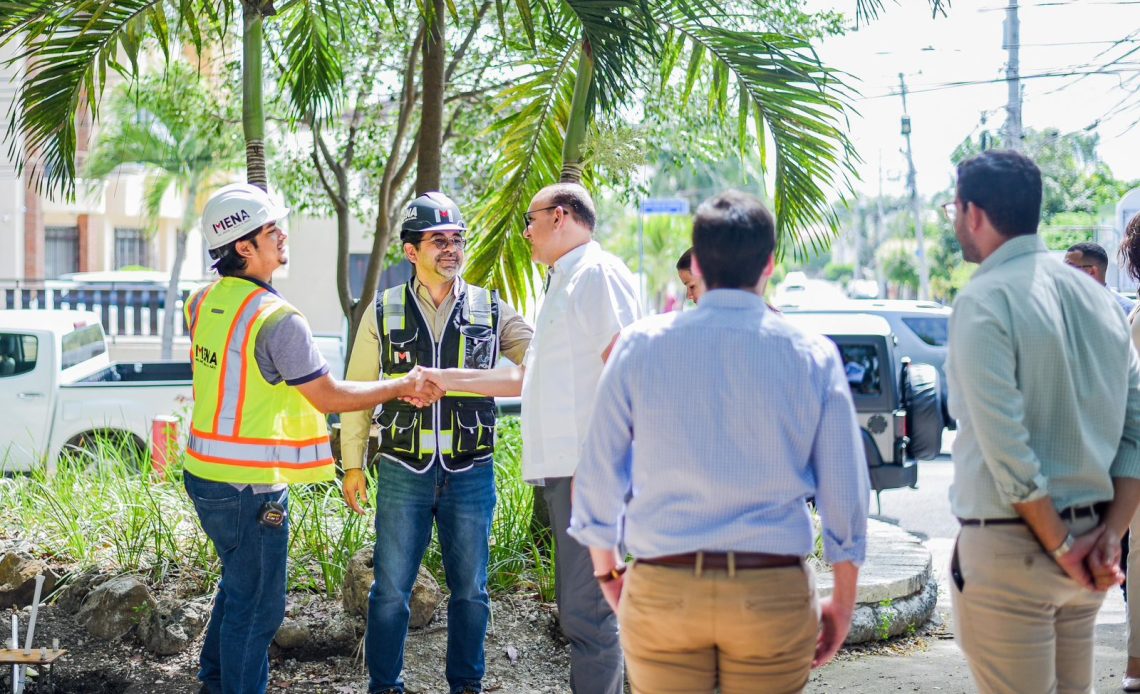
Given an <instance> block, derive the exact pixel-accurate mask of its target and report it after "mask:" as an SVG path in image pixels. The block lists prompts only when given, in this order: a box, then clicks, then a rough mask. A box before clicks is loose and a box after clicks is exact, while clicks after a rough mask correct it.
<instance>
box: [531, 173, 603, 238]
mask: <svg viewBox="0 0 1140 694" xmlns="http://www.w3.org/2000/svg"><path fill="white" fill-rule="evenodd" d="M538 194H539V195H540V196H543V197H545V198H546V199H547V204H548V205H551V206H554V205H558V206H560V207H563V208H565V209H566V211H567V212H569V213H570V215H571V216H572V217H574V219H575V220H576V221H577V222H578V223H579V224H581V225H583V226H585V227H586V228H587V229H589V230H590V231H593V230H594V225H595V224H597V222H598V213H597V212H596V211H595V210H594V200H593V198H591V197H590V193H589V192H588V191H587V190H586V189H585V188H583V187H582V186H581V185H579V184H577V183H555V184H554V185H549V186H546V187H545V188H543V189H542V190H540V191H539V192H538Z"/></svg>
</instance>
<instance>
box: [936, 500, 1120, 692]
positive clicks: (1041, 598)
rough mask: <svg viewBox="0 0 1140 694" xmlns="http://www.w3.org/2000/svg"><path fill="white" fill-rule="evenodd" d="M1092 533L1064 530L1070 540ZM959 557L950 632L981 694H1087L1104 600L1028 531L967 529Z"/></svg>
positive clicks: (1088, 523)
mask: <svg viewBox="0 0 1140 694" xmlns="http://www.w3.org/2000/svg"><path fill="white" fill-rule="evenodd" d="M1095 525H1096V522H1095V520H1094V519H1087V518H1086V519H1081V520H1079V521H1075V522H1073V523H1070V524H1069V526H1070V528H1071V530H1072V533H1073V535H1074V536H1077V535H1080V534H1081V533H1083V532H1087V531H1088V530H1090V529H1091V528H1092V527H1094V526H1095ZM956 551H957V554H958V565H959V571H960V575H961V577H962V579H963V587H962V589H961V590H959V589H958V587H957V585H956V584H952V585H951V587H950V593H951V598H952V602H953V605H954V624H955V631H956V632H957V640H958V645H959V646H960V647H961V648H962V651H963V652H964V653H965V654H966V658H967V660H968V661H969V663H970V672H971V674H972V675H973V677H974V683H975V684H976V685H977V687H978V691H979V692H982V693H983V694H991V693H992V694H1024V693H1025V692H1041V693H1042V694H1046V693H1050V692H1061V693H1063V694H1068V693H1070V692H1092V691H1093V647H1094V641H1093V629H1094V625H1095V622H1096V613H1097V611H1098V610H1100V605H1101V603H1102V602H1103V601H1104V593H1098V592H1094V591H1091V590H1087V589H1085V588H1082V587H1081V586H1079V585H1078V584H1077V582H1076V581H1074V580H1072V579H1071V578H1069V577H1068V575H1066V574H1065V573H1064V572H1063V571H1062V570H1061V567H1059V566H1057V564H1056V562H1054V561H1053V559H1052V558H1051V557H1050V556H1049V555H1048V554H1046V553H1045V551H1044V550H1043V549H1041V545H1040V544H1038V542H1037V540H1036V539H1035V538H1034V537H1033V534H1032V533H1031V532H1030V530H1029V528H1028V527H1027V526H1025V525H990V526H985V527H977V526H967V527H964V528H962V530H961V532H960V533H959V534H958V544H957V549H956Z"/></svg>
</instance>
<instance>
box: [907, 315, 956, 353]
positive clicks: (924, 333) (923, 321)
mask: <svg viewBox="0 0 1140 694" xmlns="http://www.w3.org/2000/svg"><path fill="white" fill-rule="evenodd" d="M902 320H903V323H905V324H906V327H908V328H910V330H911V332H913V333H914V334H915V335H918V339H920V340H922V341H923V342H925V343H926V344H928V345H933V346H935V347H945V346H946V343H947V341H949V339H950V320H949V319H948V318H946V317H944V316H931V317H929V318H925V317H918V316H914V317H910V318H903V319H902Z"/></svg>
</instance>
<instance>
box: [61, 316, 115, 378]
mask: <svg viewBox="0 0 1140 694" xmlns="http://www.w3.org/2000/svg"><path fill="white" fill-rule="evenodd" d="M106 351H107V344H106V341H105V338H104V336H103V326H102V325H100V324H98V323H95V324H94V325H88V326H86V327H83V328H79V329H78V330H75V331H74V332H70V333H68V334H66V335H64V336H63V364H62V365H61V367H60V368H63V369H68V368H71V367H72V366H75V365H76V364H80V363H82V362H85V361H87V360H88V359H91V358H93V357H97V356H99V355H100V354H103V353H104V352H106Z"/></svg>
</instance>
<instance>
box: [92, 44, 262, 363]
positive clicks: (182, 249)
mask: <svg viewBox="0 0 1140 694" xmlns="http://www.w3.org/2000/svg"><path fill="white" fill-rule="evenodd" d="M111 110H112V113H113V115H114V119H113V121H112V123H111V124H110V127H109V128H108V129H107V130H106V131H104V133H103V134H102V135H101V136H100V137H99V139H98V141H97V143H96V146H95V148H94V150H93V151H92V152H91V156H90V158H89V159H88V160H87V165H86V167H85V174H86V175H87V176H88V177H90V178H92V179H99V178H106V177H108V176H110V175H111V174H112V173H113V172H114V171H115V170H116V169H118V168H119V167H120V166H121V165H123V164H137V165H141V166H143V167H144V168H145V170H146V173H147V185H146V194H145V197H144V199H145V203H146V204H145V210H146V213H147V216H148V217H149V218H150V219H151V220H152V221H153V220H157V218H158V211H159V207H160V205H161V203H162V199H163V196H165V195H166V193H167V191H168V190H170V189H172V188H173V189H174V190H176V191H178V192H179V193H180V194H181V195H182V199H183V208H182V222H181V224H180V225H179V227H178V229H177V231H176V232H175V254H174V263H173V265H172V266H171V268H170V284H169V285H168V286H167V288H166V301H165V303H164V304H163V305H164V307H165V309H164V311H163V324H162V358H163V359H170V358H171V356H172V346H173V342H174V318H175V315H176V314H177V313H178V311H177V310H176V309H175V306H176V305H177V301H178V281H179V279H180V277H181V274H182V263H183V261H184V260H185V258H186V236H187V234H188V233H189V232H190V230H191V229H193V228H194V225H195V224H196V222H197V221H198V216H199V212H200V201H201V198H203V197H204V195H205V193H207V192H208V187H209V186H210V183H211V181H212V180H214V179H215V178H217V177H219V176H220V175H222V174H224V173H225V172H227V171H233V170H234V169H236V168H238V167H240V165H241V141H240V139H239V138H238V137H237V136H236V133H234V132H233V130H232V128H230V127H229V125H227V121H229V120H231V119H232V115H231V114H227V113H225V109H224V106H223V105H221V104H219V103H218V101H217V99H216V98H215V97H214V95H213V94H212V92H211V91H210V90H209V89H208V88H207V86H206V85H205V84H203V83H202V81H201V78H200V77H199V76H198V75H197V74H196V73H195V72H194V70H193V69H191V68H189V67H187V66H185V65H182V64H180V63H174V64H171V65H170V66H168V68H167V71H166V74H163V75H148V76H144V77H143V78H142V79H141V80H140V81H139V83H138V85H137V86H136V87H134V88H126V87H123V88H120V89H119V90H117V91H116V93H115V96H114V98H113V99H112V102H111Z"/></svg>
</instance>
